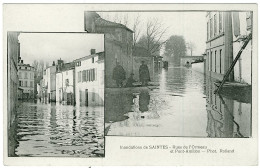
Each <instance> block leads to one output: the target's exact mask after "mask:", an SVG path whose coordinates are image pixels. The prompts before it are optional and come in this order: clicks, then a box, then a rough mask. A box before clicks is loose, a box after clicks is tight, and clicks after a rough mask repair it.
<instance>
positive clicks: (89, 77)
mask: <svg viewBox="0 0 260 168" xmlns="http://www.w3.org/2000/svg"><path fill="white" fill-rule="evenodd" d="M88 81H91V74H90V70H88Z"/></svg>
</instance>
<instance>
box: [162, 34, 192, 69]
mask: <svg viewBox="0 0 260 168" xmlns="http://www.w3.org/2000/svg"><path fill="white" fill-rule="evenodd" d="M186 51H187V49H186V43H185V40H184V38H183V36H177V35H173V36H171V37H170V38H169V39H168V40H167V42H166V44H165V51H164V54H165V56H166V57H167V58H168V61H169V62H171V63H173V65H174V66H180V57H182V56H185V55H186Z"/></svg>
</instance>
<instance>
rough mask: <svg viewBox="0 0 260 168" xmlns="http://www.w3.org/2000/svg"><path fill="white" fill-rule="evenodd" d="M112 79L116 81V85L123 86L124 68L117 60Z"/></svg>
mask: <svg viewBox="0 0 260 168" xmlns="http://www.w3.org/2000/svg"><path fill="white" fill-rule="evenodd" d="M113 79H114V80H115V81H116V85H117V87H122V86H123V81H124V80H125V70H124V68H123V67H122V66H121V65H120V64H119V62H118V61H117V62H116V66H115V68H114V69H113Z"/></svg>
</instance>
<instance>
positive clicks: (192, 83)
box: [105, 68, 251, 137]
mask: <svg viewBox="0 0 260 168" xmlns="http://www.w3.org/2000/svg"><path fill="white" fill-rule="evenodd" d="M158 82H159V83H160V86H159V87H158V88H138V89H136V88H133V89H121V90H118V89H115V90H107V91H106V102H105V103H106V105H105V108H106V109H105V111H106V115H105V122H106V123H110V124H111V126H110V127H109V131H108V135H124V136H192V137H249V136H250V135H251V103H245V102H241V101H238V100H234V99H230V98H227V97H226V96H223V95H216V94H214V93H213V92H214V90H215V85H214V81H213V80H211V79H208V78H206V77H205V76H204V75H203V74H200V73H198V72H194V71H192V69H187V68H169V69H168V71H164V70H163V71H162V72H161V74H159V76H158Z"/></svg>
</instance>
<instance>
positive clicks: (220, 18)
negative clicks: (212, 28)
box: [219, 12, 222, 33]
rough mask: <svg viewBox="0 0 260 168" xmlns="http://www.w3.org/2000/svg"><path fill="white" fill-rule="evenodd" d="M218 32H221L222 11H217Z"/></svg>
mask: <svg viewBox="0 0 260 168" xmlns="http://www.w3.org/2000/svg"><path fill="white" fill-rule="evenodd" d="M219 32H220V33H221V32H222V12H219Z"/></svg>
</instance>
